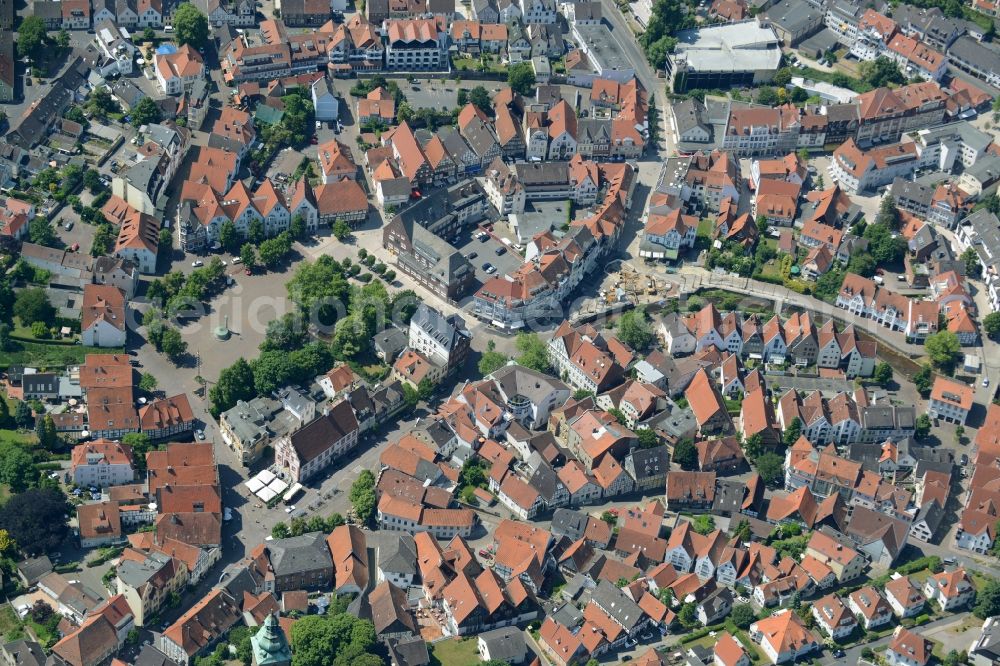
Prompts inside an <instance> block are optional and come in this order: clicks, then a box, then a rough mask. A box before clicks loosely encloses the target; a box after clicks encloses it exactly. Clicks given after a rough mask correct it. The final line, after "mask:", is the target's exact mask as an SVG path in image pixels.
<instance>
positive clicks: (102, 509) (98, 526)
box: [76, 502, 123, 548]
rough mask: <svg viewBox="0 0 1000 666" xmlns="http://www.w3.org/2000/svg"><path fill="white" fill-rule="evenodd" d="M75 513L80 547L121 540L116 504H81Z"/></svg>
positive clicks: (118, 513)
mask: <svg viewBox="0 0 1000 666" xmlns="http://www.w3.org/2000/svg"><path fill="white" fill-rule="evenodd" d="M76 515H77V521H78V523H79V532H80V546H81V547H82V548H98V547H100V546H109V545H111V544H114V543H118V542H119V541H121V540H122V538H123V536H122V520H121V513H120V511H119V509H118V505H117V504H115V503H113V502H101V503H99V504H82V505H80V506H79V507H77V511H76Z"/></svg>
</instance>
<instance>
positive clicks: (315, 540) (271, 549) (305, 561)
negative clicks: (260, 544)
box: [267, 532, 333, 576]
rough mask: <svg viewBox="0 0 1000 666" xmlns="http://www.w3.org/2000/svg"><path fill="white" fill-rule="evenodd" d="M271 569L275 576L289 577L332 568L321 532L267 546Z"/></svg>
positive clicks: (290, 538) (280, 540)
mask: <svg viewBox="0 0 1000 666" xmlns="http://www.w3.org/2000/svg"><path fill="white" fill-rule="evenodd" d="M267 549H268V554H269V556H270V560H271V568H272V569H273V570H274V574H275V575H276V576H289V575H295V574H300V573H304V572H307V571H315V570H316V569H321V568H324V567H326V568H331V567H333V560H332V559H331V558H330V547H329V546H327V543H326V536H325V535H324V534H323V533H322V532H309V533H307V534H303V535H302V536H297V537H289V538H287V539H275V540H273V541H271V542H269V543H268V545H267Z"/></svg>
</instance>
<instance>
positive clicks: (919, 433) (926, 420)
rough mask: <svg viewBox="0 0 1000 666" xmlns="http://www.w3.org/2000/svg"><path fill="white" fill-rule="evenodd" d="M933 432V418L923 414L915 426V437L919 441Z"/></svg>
mask: <svg viewBox="0 0 1000 666" xmlns="http://www.w3.org/2000/svg"><path fill="white" fill-rule="evenodd" d="M930 432H931V417H930V416H928V415H927V414H921V415H920V416H918V417H917V422H916V423H915V424H914V435H916V437H917V439H923V438H924V437H926V436H927V435H929V434H930Z"/></svg>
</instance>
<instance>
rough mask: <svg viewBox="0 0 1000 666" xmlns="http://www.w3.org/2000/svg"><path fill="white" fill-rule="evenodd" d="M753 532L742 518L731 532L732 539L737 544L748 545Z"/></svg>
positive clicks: (747, 521) (747, 522)
mask: <svg viewBox="0 0 1000 666" xmlns="http://www.w3.org/2000/svg"><path fill="white" fill-rule="evenodd" d="M752 537H753V531H752V530H751V529H750V521H749V520H747V519H746V518H742V519H741V520H740V522H739V523H738V524H737V525H736V528H735V529H734V530H733V539H734V540H735V541H737V542H739V543H750V539H751V538H752Z"/></svg>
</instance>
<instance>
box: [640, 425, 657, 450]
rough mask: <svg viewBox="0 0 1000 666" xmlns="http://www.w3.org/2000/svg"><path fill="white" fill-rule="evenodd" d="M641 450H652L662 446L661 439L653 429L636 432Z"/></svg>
mask: <svg viewBox="0 0 1000 666" xmlns="http://www.w3.org/2000/svg"><path fill="white" fill-rule="evenodd" d="M635 434H636V437H637V438H638V440H639V448H640V449H652V448H655V447H657V446H660V438H659V436H657V434H656V432H655V431H654V430H653V429H652V428H642V429H640V430H638V431H636V433H635Z"/></svg>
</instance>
